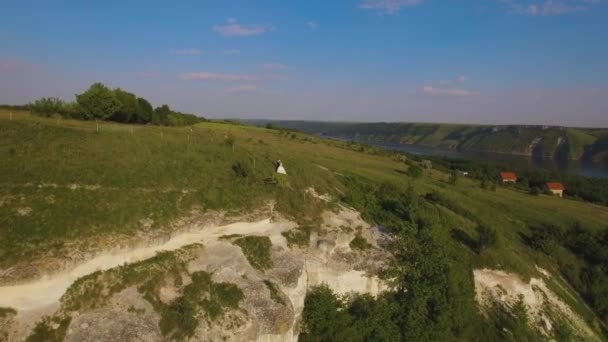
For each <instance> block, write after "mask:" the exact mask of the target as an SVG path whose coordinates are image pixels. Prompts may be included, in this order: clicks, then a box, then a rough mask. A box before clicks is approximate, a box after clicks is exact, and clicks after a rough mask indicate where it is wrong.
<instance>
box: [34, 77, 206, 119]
mask: <svg viewBox="0 0 608 342" xmlns="http://www.w3.org/2000/svg"><path fill="white" fill-rule="evenodd" d="M22 108H26V109H29V110H31V111H32V112H33V113H36V114H38V115H42V116H46V117H51V116H53V115H58V116H61V117H63V118H66V119H78V120H103V121H105V120H108V121H115V122H122V123H138V124H154V125H164V126H185V125H192V124H195V123H198V122H201V121H204V118H200V117H198V116H196V115H194V114H184V113H180V112H176V111H173V110H171V109H170V108H169V106H168V105H162V106H160V107H157V108H153V107H152V105H151V104H150V102H148V101H147V100H146V99H144V98H141V97H137V96H136V95H134V94H132V93H129V92H127V91H125V90H122V89H120V88H116V89H113V90H112V89H109V88H108V87H106V86H105V85H103V84H102V83H94V84H93V85H91V86H90V87H89V89H87V90H86V91H85V92H83V93H82V94H78V95H76V101H75V102H65V101H63V100H61V99H58V98H53V97H48V98H41V99H39V100H36V101H34V102H32V103H30V104H28V105H25V106H22Z"/></svg>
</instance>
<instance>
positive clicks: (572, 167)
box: [364, 141, 608, 178]
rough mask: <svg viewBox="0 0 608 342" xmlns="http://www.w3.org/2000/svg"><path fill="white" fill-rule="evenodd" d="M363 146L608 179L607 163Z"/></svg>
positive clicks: (402, 146) (397, 146)
mask: <svg viewBox="0 0 608 342" xmlns="http://www.w3.org/2000/svg"><path fill="white" fill-rule="evenodd" d="M364 143H365V144H369V145H373V146H378V147H382V148H387V149H391V150H396V151H401V152H406V153H409V154H413V155H418V156H424V155H426V156H435V157H449V158H460V159H470V160H483V161H495V162H501V163H505V164H509V165H513V166H515V167H518V168H521V167H532V168H538V169H547V170H554V171H559V172H563V173H569V174H575V175H581V176H586V177H593V178H608V163H604V164H601V163H593V162H591V161H581V160H560V161H558V160H554V159H549V158H536V157H534V158H533V157H529V156H519V155H513V154H504V153H493V152H471V151H458V150H451V149H443V148H437V147H430V146H421V145H407V144H382V143H374V142H369V141H365V142H364Z"/></svg>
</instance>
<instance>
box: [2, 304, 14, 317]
mask: <svg viewBox="0 0 608 342" xmlns="http://www.w3.org/2000/svg"><path fill="white" fill-rule="evenodd" d="M16 314H17V310H15V309H13V308H2V307H0V318H4V317H6V316H8V315H16Z"/></svg>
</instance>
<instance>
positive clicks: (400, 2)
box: [359, 0, 422, 15]
mask: <svg viewBox="0 0 608 342" xmlns="http://www.w3.org/2000/svg"><path fill="white" fill-rule="evenodd" d="M421 3H422V0H363V1H362V2H361V3H360V4H359V8H362V9H365V10H372V11H376V12H378V13H380V14H387V15H396V14H398V13H399V12H400V11H401V10H402V9H403V8H406V7H412V6H416V5H419V4H421Z"/></svg>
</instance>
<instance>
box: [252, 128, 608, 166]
mask: <svg viewBox="0 0 608 342" xmlns="http://www.w3.org/2000/svg"><path fill="white" fill-rule="evenodd" d="M260 122H263V123H266V122H267V121H258V122H257V123H260ZM268 122H270V123H272V124H274V125H276V126H279V127H285V128H292V129H298V130H301V131H304V132H309V133H314V134H326V135H328V136H334V137H340V138H348V139H352V138H354V139H357V141H362V142H375V143H391V144H416V145H422V146H429V147H441V148H448V149H458V150H462V151H475V152H497V153H508V154H516V155H528V156H531V155H535V156H543V157H546V158H569V159H574V160H579V159H589V160H594V161H596V162H602V161H605V160H606V153H605V151H606V147H605V143H603V141H604V140H605V139H606V137H608V131H607V130H605V129H585V128H562V127H541V126H521V125H512V126H483V125H461V124H430V123H429V124H427V123H328V122H307V121H268Z"/></svg>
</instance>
